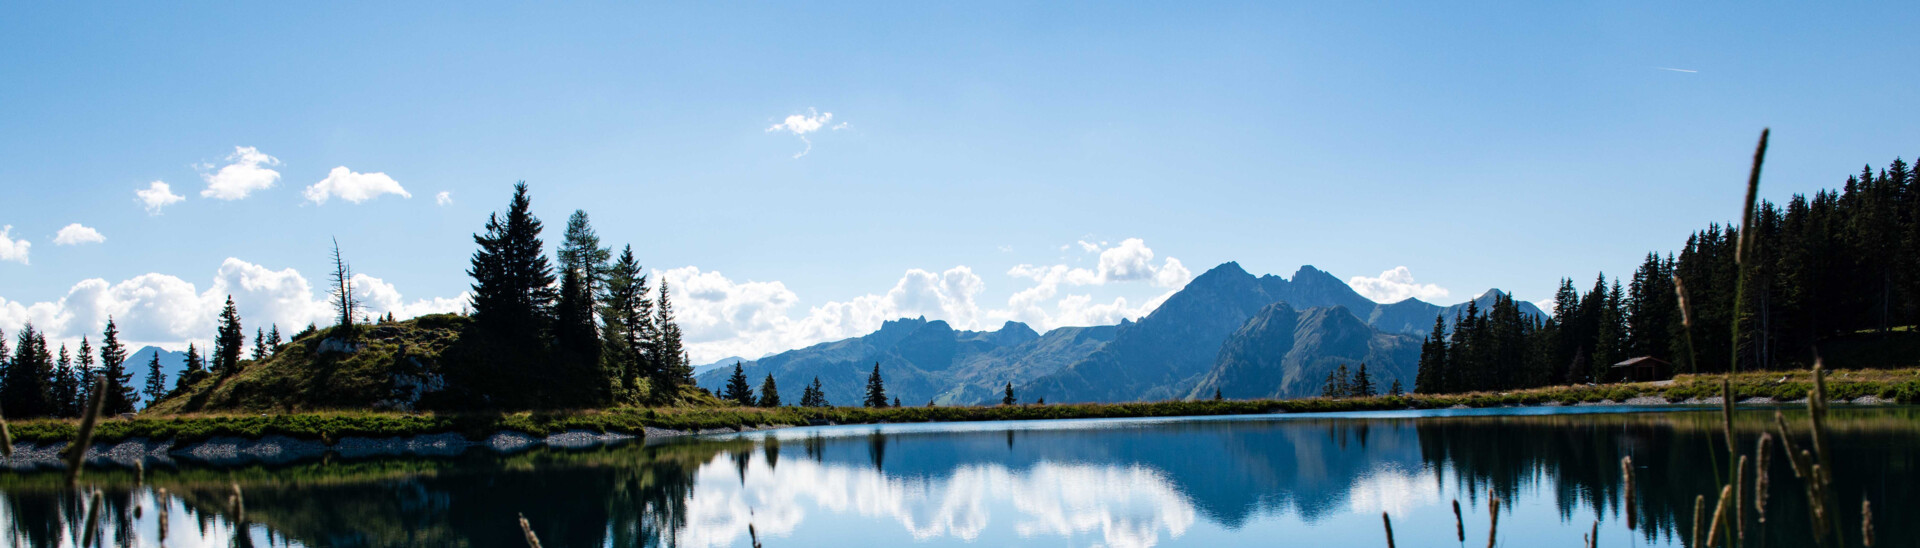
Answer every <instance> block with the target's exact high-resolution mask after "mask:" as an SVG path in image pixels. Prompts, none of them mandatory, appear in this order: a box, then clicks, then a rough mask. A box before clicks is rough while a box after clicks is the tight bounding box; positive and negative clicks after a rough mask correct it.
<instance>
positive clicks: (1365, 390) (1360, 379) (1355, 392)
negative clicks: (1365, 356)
mask: <svg viewBox="0 0 1920 548" xmlns="http://www.w3.org/2000/svg"><path fill="white" fill-rule="evenodd" d="M1374 394H1375V392H1374V389H1373V377H1372V376H1370V375H1367V364H1365V363H1362V364H1360V370H1359V371H1356V372H1354V374H1353V381H1352V382H1350V383H1348V385H1347V395H1348V396H1352V397H1356V398H1364V397H1368V396H1372V395H1374Z"/></svg>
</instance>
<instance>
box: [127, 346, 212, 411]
mask: <svg viewBox="0 0 1920 548" xmlns="http://www.w3.org/2000/svg"><path fill="white" fill-rule="evenodd" d="M156 354H157V355H159V356H160V373H161V374H162V375H164V376H165V377H166V378H165V379H164V380H165V382H166V384H167V389H168V390H172V389H173V385H174V383H175V382H178V381H179V379H180V372H181V371H185V370H186V369H187V353H186V351H179V352H175V351H172V350H167V349H165V348H160V347H158V346H148V347H144V348H141V349H139V350H136V351H134V352H133V353H132V354H129V355H127V361H126V365H125V367H126V368H127V372H128V373H132V374H133V380H132V381H130V382H132V383H133V389H134V390H136V391H139V390H146V389H147V366H148V365H150V364H152V363H153V357H154V355H156ZM202 358H205V356H202ZM141 398H142V399H141V405H143V406H144V405H147V404H151V403H153V402H149V401H145V396H142V397H141Z"/></svg>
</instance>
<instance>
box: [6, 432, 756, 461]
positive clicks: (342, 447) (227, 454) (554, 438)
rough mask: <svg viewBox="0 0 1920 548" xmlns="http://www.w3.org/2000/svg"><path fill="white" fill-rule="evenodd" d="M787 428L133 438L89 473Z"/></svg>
mask: <svg viewBox="0 0 1920 548" xmlns="http://www.w3.org/2000/svg"><path fill="white" fill-rule="evenodd" d="M776 428H782V427H779V426H758V427H749V428H743V429H739V430H735V429H731V428H713V429H707V430H700V431H684V430H669V429H665V428H647V429H646V431H645V432H642V433H641V435H638V436H636V435H633V434H625V433H619V432H608V433H604V434H602V433H598V432H590V431H585V430H570V431H566V432H561V433H558V434H553V435H549V436H545V437H540V436H533V435H529V434H526V433H522V432H513V431H504V432H497V433H495V434H493V435H492V436H488V437H487V438H486V439H482V440H470V439H467V438H466V437H465V436H461V435H459V434H454V433H441V434H422V435H418V436H410V437H392V438H362V437H346V438H341V439H340V440H339V441H338V442H335V443H332V444H327V443H324V442H321V441H317V440H303V439H294V438H290V437H286V436H266V437H263V438H260V439H247V438H237V437H216V438H212V439H208V440H204V441H198V442H192V443H184V444H183V443H177V442H175V441H174V440H149V439H147V438H132V439H126V440H121V441H115V442H107V443H96V444H94V445H93V446H92V447H89V448H87V456H86V460H87V465H88V466H117V467H124V468H133V467H135V466H143V467H149V468H151V467H156V466H162V467H164V466H176V465H179V464H182V463H192V464H202V465H210V466H235V465H243V464H253V463H260V464H281V463H289V462H296V461H302V460H310V459H318V458H321V457H323V456H326V455H328V454H333V455H335V456H339V457H345V458H366V457H385V456H424V457H451V456H456V455H459V454H462V453H465V452H467V451H470V450H476V449H477V450H484V451H493V452H496V453H516V452H520V451H525V450H528V449H533V448H535V447H542V446H544V447H552V448H557V449H589V448H594V447H600V446H606V445H616V444H622V443H630V442H633V441H636V440H644V441H654V440H666V439H672V438H676V437H682V436H692V435H707V434H732V433H737V432H750V431H758V430H772V429H776ZM67 444H68V442H64V441H62V442H53V443H46V444H37V443H33V442H21V443H16V444H14V446H13V456H11V457H0V468H4V469H7V470H13V471H20V472H26V471H34V470H53V469H62V468H65V467H66V460H65V459H64V458H63V457H62V456H61V454H62V453H63V452H64V451H66V449H67Z"/></svg>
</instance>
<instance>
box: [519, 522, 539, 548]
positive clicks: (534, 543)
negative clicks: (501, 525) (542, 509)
mask: <svg viewBox="0 0 1920 548" xmlns="http://www.w3.org/2000/svg"><path fill="white" fill-rule="evenodd" d="M520 532H521V533H524V534H526V535H527V548H540V537H539V536H538V535H535V534H533V524H531V523H527V515H526V514H520Z"/></svg>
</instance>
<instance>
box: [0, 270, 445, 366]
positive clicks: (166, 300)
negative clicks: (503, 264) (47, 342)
mask: <svg viewBox="0 0 1920 548" xmlns="http://www.w3.org/2000/svg"><path fill="white" fill-rule="evenodd" d="M354 293H355V294H356V296H358V297H359V299H360V300H361V302H362V303H365V305H366V311H365V313H366V314H367V315H370V316H373V315H385V314H387V313H389V312H391V313H393V314H394V316H396V317H400V318H410V317H414V316H418V315H422V314H429V313H436V312H458V311H461V310H462V308H463V307H464V306H465V303H466V302H467V298H466V295H465V294H464V293H463V294H461V295H459V296H456V297H453V298H433V299H420V300H415V301H412V302H407V301H405V300H404V299H402V298H401V295H400V292H399V291H398V290H396V289H395V288H394V287H393V285H392V284H389V283H386V282H385V281H382V280H381V279H379V278H375V277H372V276H368V275H366V274H356V275H354ZM228 295H231V296H233V301H234V304H235V305H237V306H238V307H239V310H240V317H241V319H242V321H243V322H244V323H245V324H246V325H248V326H266V325H271V324H278V325H279V326H280V328H281V331H283V332H291V331H297V330H299V329H300V328H301V327H302V326H305V325H306V324H309V323H314V324H322V325H325V324H329V323H332V321H333V308H332V305H331V304H330V303H329V301H328V299H327V295H328V292H327V290H326V288H324V287H321V288H316V287H314V286H313V285H312V284H310V283H308V281H307V279H306V277H305V276H302V275H301V274H300V273H299V272H298V271H295V270H294V269H291V268H285V269H280V270H274V269H271V268H267V267H264V266H260V265H257V264H253V263H249V262H246V261H243V260H240V259H236V258H229V259H227V260H226V261H223V262H221V264H220V268H219V269H218V270H217V271H215V273H214V276H213V280H212V282H211V283H209V284H208V286H207V289H206V290H205V291H201V290H199V289H198V288H197V287H195V286H194V284H192V283H190V282H187V281H186V280H183V279H180V278H178V277H175V276H170V275H166V274H159V273H149V274H142V275H140V276H135V277H133V278H131V279H128V280H124V281H121V282H118V283H109V282H107V281H106V280H103V279H99V278H93V279H87V280H81V281H80V282H79V283H76V284H74V285H73V287H72V288H71V289H69V290H68V291H67V294H66V296H64V297H61V298H60V299H58V300H55V301H51V302H37V303H31V304H27V303H22V302H17V301H8V300H6V299H5V298H0V329H4V330H7V331H16V330H18V329H19V328H20V326H21V325H22V324H25V323H28V322H31V323H33V325H34V326H35V327H37V328H39V329H41V330H43V331H45V332H46V333H47V334H48V337H49V338H54V339H77V338H79V337H81V336H82V335H97V334H98V333H99V332H100V330H101V329H102V328H103V327H105V326H106V322H107V318H108V317H112V318H113V319H114V322H115V325H117V326H118V327H119V328H120V331H121V333H122V337H124V338H125V339H126V340H128V341H130V342H133V343H138V344H158V345H162V346H168V347H179V346H184V345H185V343H187V342H189V341H198V342H203V343H204V342H206V341H209V340H212V338H213V334H214V322H215V320H216V318H217V316H218V315H219V314H220V309H221V307H223V306H224V305H225V304H226V299H227V296H228Z"/></svg>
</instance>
